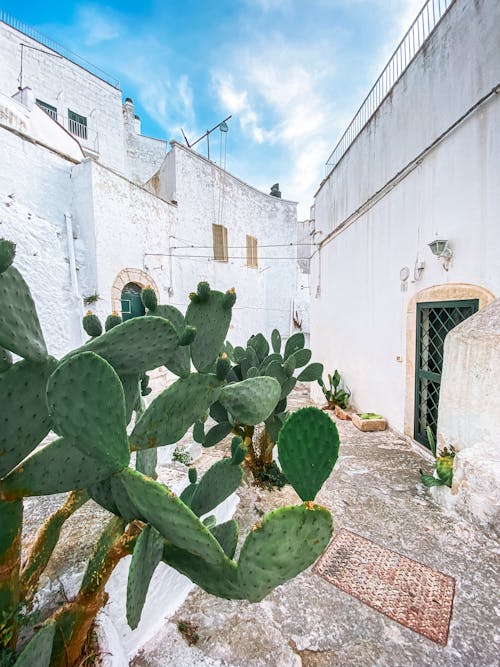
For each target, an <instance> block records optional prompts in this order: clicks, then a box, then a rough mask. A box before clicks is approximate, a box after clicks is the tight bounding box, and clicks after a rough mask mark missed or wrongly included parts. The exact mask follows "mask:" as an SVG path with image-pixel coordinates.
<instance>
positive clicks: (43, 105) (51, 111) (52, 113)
mask: <svg viewBox="0 0 500 667" xmlns="http://www.w3.org/2000/svg"><path fill="white" fill-rule="evenodd" d="M36 103H37V104H38V106H39V107H40V109H43V110H44V111H45V113H48V114H49V116H50V117H51V118H53V119H54V120H57V109H56V107H53V106H52V104H48V103H47V102H44V101H43V100H36Z"/></svg>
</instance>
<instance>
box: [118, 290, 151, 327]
mask: <svg viewBox="0 0 500 667" xmlns="http://www.w3.org/2000/svg"><path fill="white" fill-rule="evenodd" d="M141 291H142V287H141V286H140V285H138V284H137V283H127V284H126V285H125V287H124V288H123V289H122V294H121V300H120V301H121V311H122V312H121V314H122V320H123V321H124V322H126V321H127V320H131V319H132V318H133V317H141V315H145V314H146V309H145V308H144V304H143V303H142V299H141Z"/></svg>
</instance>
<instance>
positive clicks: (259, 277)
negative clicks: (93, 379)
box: [148, 142, 297, 344]
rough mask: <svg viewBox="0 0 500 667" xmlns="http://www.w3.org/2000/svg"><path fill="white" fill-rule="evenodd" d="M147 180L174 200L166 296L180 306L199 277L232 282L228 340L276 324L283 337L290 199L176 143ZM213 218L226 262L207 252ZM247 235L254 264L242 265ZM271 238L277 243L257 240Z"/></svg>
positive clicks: (224, 284) (217, 284) (292, 226)
mask: <svg viewBox="0 0 500 667" xmlns="http://www.w3.org/2000/svg"><path fill="white" fill-rule="evenodd" d="M173 174H175V183H173V182H172V175H173ZM148 187H151V188H155V191H156V192H157V194H158V195H159V196H160V197H164V198H165V199H171V198H174V199H175V200H176V201H177V210H178V216H177V221H176V223H175V227H174V228H173V231H172V235H173V238H172V239H171V246H172V248H175V250H174V249H173V250H172V257H173V259H172V275H173V284H172V286H173V294H172V296H171V303H173V304H174V305H176V306H178V307H180V308H181V309H184V308H185V307H186V305H187V303H188V301H187V297H188V294H189V292H191V291H192V290H193V288H194V287H195V286H196V284H197V283H198V282H199V281H200V280H208V282H209V283H210V284H211V285H212V287H213V288H215V289H220V290H224V291H225V290H227V289H229V288H230V287H234V288H235V289H236V293H237V295H238V300H237V302H236V305H235V307H234V309H233V313H234V314H233V321H232V324H231V329H230V331H229V334H228V337H229V338H230V340H231V341H232V342H233V343H234V344H241V343H243V342H246V340H247V338H248V337H249V336H250V335H251V334H252V333H255V332H257V331H263V332H264V333H265V334H266V335H270V333H271V331H272V329H273V328H275V327H276V328H278V329H279V330H280V331H281V332H282V334H283V336H284V337H287V336H288V335H289V333H290V326H291V308H292V300H293V297H294V290H295V277H296V256H297V255H296V252H297V250H296V247H295V246H294V245H293V246H289V247H285V246H286V244H290V243H296V238H297V236H296V235H297V213H296V204H295V202H289V201H287V200H284V199H277V198H275V197H270V196H269V195H266V194H264V193H262V192H260V191H258V190H256V189H255V188H253V187H251V186H249V185H247V184H246V183H243V182H242V181H240V180H239V179H238V178H236V177H234V176H232V175H231V174H229V173H228V172H227V171H224V170H222V169H220V168H219V167H218V166H217V165H215V164H214V163H212V162H210V161H209V160H207V159H205V158H204V157H202V156H200V155H198V154H197V153H195V152H194V151H191V150H189V149H187V148H185V147H184V146H182V145H180V144H178V143H176V142H173V143H172V150H171V152H170V153H169V155H168V157H167V160H166V161H165V163H164V165H163V166H162V169H161V170H160V172H159V174H158V177H155V179H152V180H151V181H150V182H149V184H148ZM212 224H222V225H224V226H226V227H227V229H228V232H227V234H228V246H229V253H228V254H229V260H228V262H219V261H215V260H214V259H213V239H212ZM247 234H249V235H251V236H255V237H256V238H257V241H258V246H259V247H258V257H259V265H258V267H257V268H251V267H247V265H246V235H247ZM190 245H194V246H197V247H194V248H193V247H189V246H190ZM273 245H278V246H280V247H264V246H273ZM182 247H184V249H182ZM182 256H184V258H182ZM282 258H285V259H282Z"/></svg>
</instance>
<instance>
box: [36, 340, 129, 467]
mask: <svg viewBox="0 0 500 667" xmlns="http://www.w3.org/2000/svg"><path fill="white" fill-rule="evenodd" d="M69 397H71V398H70V399H69ZM47 404H48V406H49V412H50V415H51V417H52V419H53V421H54V424H55V430H56V431H57V432H58V433H59V434H60V435H62V436H64V437H65V438H67V439H68V440H69V441H70V442H72V443H74V444H75V446H76V447H78V448H79V449H81V451H82V452H83V453H84V454H86V455H87V456H90V457H92V458H94V459H95V461H96V467H97V466H98V465H101V464H106V465H107V466H109V467H111V468H113V469H114V470H120V469H121V468H124V467H125V466H127V465H128V464H129V461H130V450H129V446H128V439H127V431H126V421H125V399H124V394H123V387H122V383H121V382H120V378H119V377H118V375H117V374H116V373H115V371H114V370H113V368H112V366H110V364H108V362H107V361H105V360H104V359H102V358H101V357H99V356H98V355H97V354H94V353H93V352H80V353H79V354H77V355H75V356H73V357H70V358H69V359H67V360H66V361H64V362H63V363H62V364H60V365H59V366H58V367H57V369H56V370H55V371H54V373H52V375H51V376H50V378H49V382H48V384H47Z"/></svg>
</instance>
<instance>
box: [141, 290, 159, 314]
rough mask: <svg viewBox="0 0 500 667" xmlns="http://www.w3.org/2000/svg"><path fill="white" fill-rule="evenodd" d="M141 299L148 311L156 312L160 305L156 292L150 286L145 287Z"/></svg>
mask: <svg viewBox="0 0 500 667" xmlns="http://www.w3.org/2000/svg"><path fill="white" fill-rule="evenodd" d="M141 299H142V303H143V304H144V307H145V308H147V309H148V310H150V311H152V312H154V311H156V307H157V305H158V299H157V297H156V292H155V291H154V289H153V288H152V287H150V286H149V285H148V286H147V287H145V288H144V289H143V290H142V292H141Z"/></svg>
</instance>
